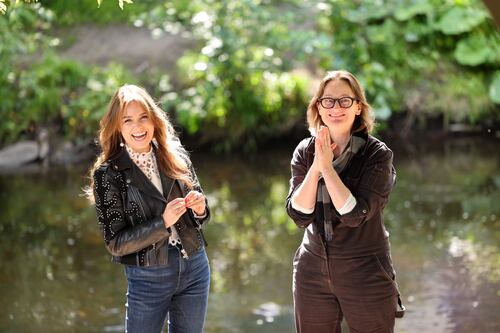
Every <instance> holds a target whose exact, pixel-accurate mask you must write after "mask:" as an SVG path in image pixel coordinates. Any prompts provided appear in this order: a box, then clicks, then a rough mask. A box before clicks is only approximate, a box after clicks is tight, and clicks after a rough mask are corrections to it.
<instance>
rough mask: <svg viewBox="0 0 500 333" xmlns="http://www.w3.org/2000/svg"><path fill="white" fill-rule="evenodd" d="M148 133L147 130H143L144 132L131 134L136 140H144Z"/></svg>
mask: <svg viewBox="0 0 500 333" xmlns="http://www.w3.org/2000/svg"><path fill="white" fill-rule="evenodd" d="M147 134H148V133H147V132H142V133H135V134H131V135H130V136H131V137H132V138H133V139H134V140H136V141H142V140H144V139H145V138H146V135H147Z"/></svg>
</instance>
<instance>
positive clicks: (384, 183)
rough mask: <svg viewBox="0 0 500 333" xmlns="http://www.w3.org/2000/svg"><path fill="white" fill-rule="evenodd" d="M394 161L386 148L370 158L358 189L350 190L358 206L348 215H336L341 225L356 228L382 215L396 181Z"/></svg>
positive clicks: (382, 148) (390, 152)
mask: <svg viewBox="0 0 500 333" xmlns="http://www.w3.org/2000/svg"><path fill="white" fill-rule="evenodd" d="M392 160H393V154H392V151H391V150H390V149H389V148H387V147H385V146H383V147H381V148H379V149H378V150H377V151H375V152H374V153H373V154H372V155H371V156H369V157H368V162H367V163H366V166H365V167H364V169H363V170H362V173H361V178H360V180H359V183H358V186H357V188H355V189H352V188H350V190H351V193H352V194H353V196H354V197H355V199H356V205H355V206H354V208H353V209H352V210H351V211H350V212H349V213H347V214H344V215H340V214H338V213H336V215H337V218H338V219H339V220H340V222H341V223H343V224H344V225H347V226H349V227H352V228H356V227H359V226H361V225H363V224H364V223H365V222H366V221H369V220H370V219H371V218H372V217H373V216H374V215H376V214H382V211H383V209H384V207H385V205H386V203H387V201H388V199H389V194H390V193H391V191H392V188H393V186H394V183H395V180H396V172H395V170H394V167H393V164H392Z"/></svg>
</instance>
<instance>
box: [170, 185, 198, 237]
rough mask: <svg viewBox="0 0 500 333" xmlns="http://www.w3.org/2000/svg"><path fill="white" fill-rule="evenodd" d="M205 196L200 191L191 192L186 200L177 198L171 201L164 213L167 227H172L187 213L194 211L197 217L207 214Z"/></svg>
mask: <svg viewBox="0 0 500 333" xmlns="http://www.w3.org/2000/svg"><path fill="white" fill-rule="evenodd" d="M205 205H206V202H205V196H204V195H203V194H202V193H200V192H198V191H194V190H193V191H189V193H188V194H187V195H186V197H185V198H177V199H174V200H172V201H170V202H169V203H168V204H167V206H166V207H165V210H164V211H163V222H164V223H165V227H166V228H168V227H171V226H172V225H174V224H175V223H177V221H178V220H179V218H180V217H181V216H182V215H183V214H184V213H185V212H186V211H187V209H188V208H190V209H192V210H193V212H194V213H195V214H196V215H200V216H201V215H203V214H204V213H205V208H206V207H205Z"/></svg>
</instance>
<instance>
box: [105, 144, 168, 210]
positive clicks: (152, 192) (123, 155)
mask: <svg viewBox="0 0 500 333" xmlns="http://www.w3.org/2000/svg"><path fill="white" fill-rule="evenodd" d="M155 156H156V154H155ZM109 163H110V166H111V168H113V170H115V171H126V172H125V176H126V179H125V181H126V182H127V184H128V183H132V184H134V185H135V186H136V187H137V188H138V189H139V190H141V191H142V192H144V193H146V194H147V195H149V196H152V197H155V198H157V199H159V200H161V201H164V202H166V201H167V200H168V195H169V193H170V192H171V191H172V187H173V186H174V180H173V179H172V178H169V177H167V176H164V174H163V172H161V170H160V179H161V184H162V189H163V195H162V194H161V193H160V192H159V191H158V189H157V188H156V187H155V186H154V185H153V183H151V181H150V180H149V179H148V177H146V175H145V174H144V173H143V172H142V171H141V169H139V167H138V166H137V165H135V163H134V161H132V159H131V158H130V156H129V154H128V153H127V151H126V150H125V149H121V151H120V152H119V153H118V154H116V155H115V156H114V157H112V158H111V159H110V161H109ZM157 163H158V165H159V161H158V160H157ZM165 198H167V199H165Z"/></svg>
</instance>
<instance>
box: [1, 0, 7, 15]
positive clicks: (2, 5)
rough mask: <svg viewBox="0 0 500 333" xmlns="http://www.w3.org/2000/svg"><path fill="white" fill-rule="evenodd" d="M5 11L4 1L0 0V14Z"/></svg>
mask: <svg viewBox="0 0 500 333" xmlns="http://www.w3.org/2000/svg"><path fill="white" fill-rule="evenodd" d="M6 11H7V5H6V4H5V3H4V0H0V13H2V14H5V12H6Z"/></svg>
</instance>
